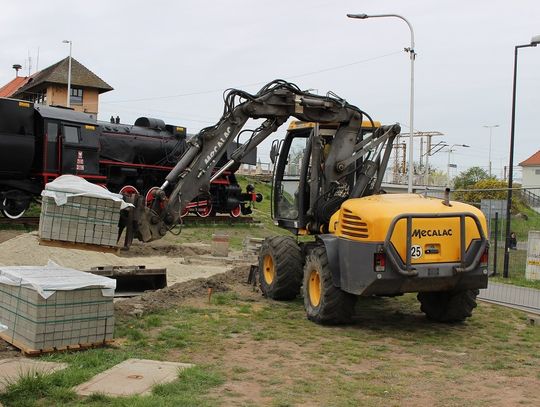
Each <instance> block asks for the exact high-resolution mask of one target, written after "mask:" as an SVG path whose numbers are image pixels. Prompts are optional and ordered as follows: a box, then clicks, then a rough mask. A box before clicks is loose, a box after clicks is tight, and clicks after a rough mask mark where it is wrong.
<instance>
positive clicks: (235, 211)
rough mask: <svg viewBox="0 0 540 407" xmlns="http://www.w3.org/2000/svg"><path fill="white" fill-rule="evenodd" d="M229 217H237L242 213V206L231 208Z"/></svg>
mask: <svg viewBox="0 0 540 407" xmlns="http://www.w3.org/2000/svg"><path fill="white" fill-rule="evenodd" d="M230 214H231V217H233V218H238V217H239V216H240V215H241V214H242V207H241V206H240V205H238V206H237V207H236V208H234V209H231V212H230Z"/></svg>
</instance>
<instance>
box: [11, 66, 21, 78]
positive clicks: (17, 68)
mask: <svg viewBox="0 0 540 407" xmlns="http://www.w3.org/2000/svg"><path fill="white" fill-rule="evenodd" d="M13 69H15V77H17V78H18V77H19V69H22V65H20V64H14V65H13Z"/></svg>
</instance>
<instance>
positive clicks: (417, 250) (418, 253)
mask: <svg viewBox="0 0 540 407" xmlns="http://www.w3.org/2000/svg"><path fill="white" fill-rule="evenodd" d="M420 257H422V247H421V246H420V245H418V244H415V245H413V246H411V258H413V259H419V258H420Z"/></svg>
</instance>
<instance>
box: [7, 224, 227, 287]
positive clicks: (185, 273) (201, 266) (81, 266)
mask: <svg viewBox="0 0 540 407" xmlns="http://www.w3.org/2000/svg"><path fill="white" fill-rule="evenodd" d="M2 238H3V239H4V241H3V242H2V243H0V266H41V265H46V264H47V262H48V261H49V260H51V261H53V262H55V263H56V264H59V265H61V266H64V267H69V268H74V269H76V270H83V271H84V270H90V268H91V267H98V266H112V265H116V266H138V265H145V266H146V267H147V268H166V269H167V282H168V284H175V283H177V282H181V281H187V280H191V279H193V278H198V277H209V276H211V275H214V274H218V273H222V272H224V271H227V270H230V269H231V267H232V266H231V264H230V262H229V263H227V262H224V261H219V260H216V259H213V258H212V257H211V256H208V254H209V253H210V246H209V245H204V244H197V243H192V244H182V245H179V244H172V243H169V242H167V241H156V242H152V243H150V244H145V245H144V246H143V245H142V244H134V245H133V246H132V247H131V248H130V250H129V251H122V250H119V251H118V252H116V253H105V252H100V251H92V250H82V249H73V248H62V247H51V246H44V245H40V243H39V239H38V236H37V233H36V232H31V233H17V231H2V233H1V234H0V239H2Z"/></svg>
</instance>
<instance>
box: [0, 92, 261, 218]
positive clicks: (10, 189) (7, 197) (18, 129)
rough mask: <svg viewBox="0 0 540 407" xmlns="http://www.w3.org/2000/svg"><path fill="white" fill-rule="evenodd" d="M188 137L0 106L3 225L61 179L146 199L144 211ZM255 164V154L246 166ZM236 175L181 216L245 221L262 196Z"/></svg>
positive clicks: (141, 123) (65, 112) (154, 124)
mask: <svg viewBox="0 0 540 407" xmlns="http://www.w3.org/2000/svg"><path fill="white" fill-rule="evenodd" d="M186 137H187V133H186V128H185V127H181V126H173V125H169V124H165V123H164V122H163V121H162V120H159V119H152V118H146V117H141V118H139V119H137V120H136V121H135V124H134V125H133V126H132V125H125V124H120V123H109V122H102V121H97V120H96V118H95V116H94V115H92V114H87V113H80V112H75V111H73V110H71V109H66V108H61V107H50V106H43V105H38V104H35V105H34V104H33V103H30V102H27V101H22V100H15V99H4V98H0V210H1V211H2V213H3V214H4V215H5V216H7V217H9V218H13V219H15V218H18V217H20V216H22V215H23V214H24V212H25V211H26V209H28V207H29V205H30V203H31V202H32V200H33V199H35V198H36V197H39V196H40V194H41V191H42V190H43V187H44V185H45V184H46V183H47V182H50V181H52V180H53V179H54V178H56V177H58V176H60V175H62V174H74V175H77V176H80V177H82V178H85V179H86V180H88V181H90V182H93V183H96V184H99V185H101V186H103V187H105V188H107V189H109V190H110V191H112V192H118V193H123V194H131V193H135V192H136V193H139V194H144V195H145V196H146V200H147V202H148V204H150V203H151V201H152V200H153V192H154V191H155V189H156V188H157V187H158V186H160V185H161V184H162V183H163V181H164V179H165V176H166V175H167V174H168V173H169V171H170V170H171V169H172V167H173V166H174V164H175V163H176V162H177V161H178V159H179V157H180V156H181V155H182V154H183V153H184V151H185V150H186V148H187V142H186ZM234 148H235V146H234V145H233V146H231V151H230V152H232V151H233V150H234ZM227 159H228V154H227V155H226V157H224V158H223V161H225V160H227ZM255 160H256V153H255V152H254V153H253V154H252V155H251V156H250V157H248V158H247V159H245V160H244V162H245V163H248V164H255ZM236 169H237V168H231V169H230V171H225V172H224V173H223V174H222V175H221V176H220V178H218V179H216V180H215V181H214V182H213V183H212V185H211V186H210V190H209V194H208V195H206V196H205V195H201V196H200V197H198V198H197V199H196V200H195V201H194V202H191V203H190V204H189V205H188V208H186V210H185V212H184V213H183V214H182V215H186V214H188V213H189V212H190V211H191V212H194V213H196V214H197V215H199V216H203V217H206V216H210V215H213V214H216V213H229V214H230V215H231V216H233V217H237V216H240V215H241V214H247V213H250V212H251V209H250V207H251V202H252V201H255V200H260V199H261V196H260V194H255V192H254V191H253V188H249V187H248V191H246V192H245V193H243V192H242V191H241V188H240V186H239V185H238V182H237V180H236V177H235V175H234V172H235V170H236Z"/></svg>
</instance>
